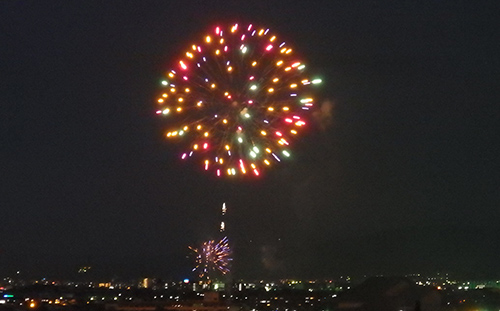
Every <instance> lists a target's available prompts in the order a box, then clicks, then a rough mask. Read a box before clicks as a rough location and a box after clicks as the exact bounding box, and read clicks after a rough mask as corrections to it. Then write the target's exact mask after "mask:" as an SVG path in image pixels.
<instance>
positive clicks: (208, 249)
mask: <svg viewBox="0 0 500 311" xmlns="http://www.w3.org/2000/svg"><path fill="white" fill-rule="evenodd" d="M189 248H190V249H191V250H192V251H194V252H195V254H196V266H195V268H194V269H193V271H198V276H199V277H200V279H210V274H211V273H213V272H216V271H219V272H221V273H222V274H226V273H228V272H229V265H230V263H231V260H232V258H231V249H230V248H229V243H228V239H227V237H224V238H223V239H222V240H220V241H219V242H215V241H214V240H210V241H207V242H203V243H202V244H201V246H200V247H199V248H194V247H189Z"/></svg>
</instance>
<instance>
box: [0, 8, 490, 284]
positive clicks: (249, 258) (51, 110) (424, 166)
mask: <svg viewBox="0 0 500 311" xmlns="http://www.w3.org/2000/svg"><path fill="white" fill-rule="evenodd" d="M497 19H498V6H497V5H496V2H495V1H491V2H490V3H486V2H484V3H481V2H480V1H477V2H476V1H334V0H331V1H293V2H292V1H270V0H267V1H260V0H259V1H240V0H237V1H227V2H226V1H166V0H165V1H160V0H156V1H93V0H87V1H62V0H61V1H22V0H3V1H1V2H0V212H1V218H0V236H1V240H2V243H1V244H0V276H1V277H5V276H12V275H14V274H15V272H16V271H18V270H19V271H21V276H22V277H26V278H30V277H50V278H68V279H76V278H77V274H76V270H77V267H78V266H81V265H91V266H92V267H93V269H92V273H93V275H94V276H95V277H96V278H109V277H118V278H134V277H145V276H158V277H162V278H165V279H169V278H170V279H174V280H177V279H180V278H184V277H190V278H193V277H194V276H195V275H194V273H192V272H191V267H192V258H190V257H189V256H190V255H191V253H190V251H189V249H188V246H189V245H196V244H198V243H200V242H202V241H204V240H207V239H209V238H218V237H219V236H218V232H217V231H218V221H219V220H220V217H219V210H220V207H221V205H222V203H223V202H226V203H227V205H228V209H229V210H228V215H227V219H226V225H227V234H228V236H229V240H230V243H231V245H232V247H233V249H234V262H233V272H232V277H234V278H246V279H257V278H278V277H298V278H323V277H335V276H339V275H346V274H349V275H374V274H391V275H398V274H407V273H436V272H448V273H451V274H452V275H456V276H471V277H477V278H482V277H488V276H494V277H499V276H500V268H499V265H498V262H499V259H500V242H499V237H500V226H499V225H498V223H499V220H500V209H499V207H500V204H499V203H500V178H499V175H500V169H499V160H498V159H499V155H500V154H499V149H500V142H499V139H498V137H499V135H498V133H499V131H498V122H499V120H500V115H499V113H498V111H499V109H498V102H499V101H498V100H499V96H498V93H499V89H500V85H499V72H500V70H499V68H500V60H499V59H500V58H499V55H500V51H499V50H500V49H499V48H498V46H499V43H498V42H499V41H498V39H499V36H498V29H500V28H499V27H498V22H497ZM218 22H227V23H233V22H240V23H247V22H252V23H256V24H260V25H264V26H267V27H269V28H271V29H272V30H274V31H275V32H276V33H277V34H278V35H279V36H280V38H284V39H285V40H286V41H288V42H291V43H292V46H293V47H294V48H295V50H296V51H298V53H300V55H303V59H304V60H305V62H306V64H307V65H308V73H311V74H314V75H315V76H320V77H321V78H322V79H323V83H322V84H321V86H320V87H319V88H318V93H317V97H318V99H319V102H320V103H329V105H331V107H332V108H333V109H332V111H331V119H330V120H329V121H330V122H328V124H326V125H328V126H327V127H322V126H320V125H325V124H316V126H312V127H311V130H310V131H308V133H307V134H306V135H303V136H301V138H300V140H299V141H298V142H296V143H295V144H294V146H293V151H294V157H293V159H291V160H289V161H286V162H285V163H281V164H280V165H276V166H274V168H273V169H272V170H269V171H268V172H267V173H266V174H264V175H263V176H260V177H259V178H246V179H238V178H236V179H230V178H229V179H225V180H221V179H217V178H216V177H215V176H212V174H207V173H204V172H203V170H202V168H201V167H200V165H198V164H195V163H193V162H189V161H186V162H184V161H180V160H179V155H178V152H179V148H178V147H179V146H176V144H174V143H171V142H169V141H167V140H166V139H164V138H163V137H162V135H163V132H164V130H165V126H166V124H165V119H161V118H158V117H157V116H156V115H155V110H156V104H155V98H156V96H157V94H158V91H159V90H160V85H159V81H160V79H161V78H162V75H163V74H164V71H165V70H167V69H169V68H170V64H172V62H173V61H175V60H176V58H177V57H178V55H179V54H180V53H182V52H183V51H184V50H185V48H186V47H189V46H190V44H192V42H193V41H197V40H199V38H200V36H201V35H203V34H204V33H206V32H207V31H208V30H209V29H210V27H212V26H214V25H216V24H217V23H218Z"/></svg>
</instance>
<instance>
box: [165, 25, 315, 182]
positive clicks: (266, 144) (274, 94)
mask: <svg viewBox="0 0 500 311" xmlns="http://www.w3.org/2000/svg"><path fill="white" fill-rule="evenodd" d="M304 72H305V65H304V63H303V62H302V61H300V60H299V59H298V58H297V56H295V53H294V51H293V50H292V48H291V47H290V46H289V45H288V44H287V43H285V42H283V41H279V40H278V37H277V36H276V35H275V34H274V33H273V32H271V31H270V30H269V29H267V28H257V27H254V26H253V25H246V26H240V25H238V24H233V25H230V26H229V27H215V28H214V29H213V31H211V32H210V33H209V34H207V35H205V36H203V39H202V42H201V43H197V44H192V45H191V47H190V48H189V49H188V50H187V51H186V52H185V54H184V55H183V56H182V57H181V58H180V59H179V60H177V61H176V62H175V65H174V66H173V68H172V69H170V70H168V71H167V72H166V77H165V79H164V80H162V82H161V83H162V86H163V90H162V92H161V93H160V94H159V96H158V98H157V102H158V105H159V107H158V109H157V111H156V113H157V114H158V115H161V116H165V117H167V118H168V122H167V130H166V133H165V135H166V137H168V138H169V139H172V140H176V141H178V142H179V143H180V144H182V145H183V148H182V151H181V153H180V157H181V158H182V159H188V158H191V157H192V158H194V159H196V161H200V162H201V164H202V165H203V167H204V169H205V170H212V171H214V172H215V174H216V175H217V176H223V175H236V174H247V173H248V172H251V173H252V175H260V173H261V171H262V169H263V168H265V167H268V166H271V165H272V164H273V163H276V162H280V161H281V160H282V159H283V158H287V157H290V156H291V152H290V144H291V142H292V141H293V140H294V139H295V137H296V136H297V135H298V134H299V132H300V131H301V130H302V129H303V128H304V127H305V126H306V120H307V117H308V115H309V112H310V111H309V110H310V109H312V107H313V103H314V99H313V96H312V92H311V91H310V90H309V86H310V85H313V84H317V83H320V82H321V80H320V79H309V78H308V77H307V76H306V75H305V74H304Z"/></svg>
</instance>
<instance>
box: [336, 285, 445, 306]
mask: <svg viewBox="0 0 500 311" xmlns="http://www.w3.org/2000/svg"><path fill="white" fill-rule="evenodd" d="M440 307H441V298H440V295H439V294H438V293H437V291H436V290H434V289H429V288H428V287H426V288H424V287H421V286H418V285H416V284H415V283H414V282H412V281H411V280H409V279H408V278H404V277H372V278H368V279H366V280H365V281H364V282H363V283H361V284H360V285H358V286H355V287H353V288H352V289H350V290H348V291H345V292H343V293H342V294H340V295H339V303H338V305H337V309H336V310H339V311H438V310H440Z"/></svg>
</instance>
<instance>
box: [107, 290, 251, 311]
mask: <svg viewBox="0 0 500 311" xmlns="http://www.w3.org/2000/svg"><path fill="white" fill-rule="evenodd" d="M241 309H242V308H240V307H238V306H234V305H229V304H227V303H226V302H224V301H221V300H220V296H219V293H218V292H206V293H205V294H204V296H203V300H200V301H190V302H182V303H181V302H178V303H174V304H172V303H112V304H106V310H109V311H162V310H164V311H237V310H241Z"/></svg>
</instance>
